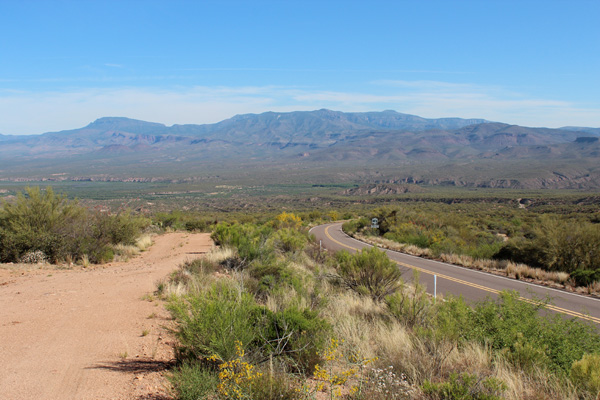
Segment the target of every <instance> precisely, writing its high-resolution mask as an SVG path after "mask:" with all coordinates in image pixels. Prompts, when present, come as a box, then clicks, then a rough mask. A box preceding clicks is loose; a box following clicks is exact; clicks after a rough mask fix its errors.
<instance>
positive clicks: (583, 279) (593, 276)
mask: <svg viewBox="0 0 600 400" xmlns="http://www.w3.org/2000/svg"><path fill="white" fill-rule="evenodd" d="M570 275H571V278H573V280H574V281H575V284H576V285H577V286H588V285H591V284H592V283H594V282H598V281H600V269H597V270H591V269H578V270H575V271H573V272H571V274H570Z"/></svg>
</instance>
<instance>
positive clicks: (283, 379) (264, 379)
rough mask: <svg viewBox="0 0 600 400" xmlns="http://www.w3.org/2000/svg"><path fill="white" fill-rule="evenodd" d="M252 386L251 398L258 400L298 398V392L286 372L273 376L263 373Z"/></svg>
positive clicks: (291, 399) (290, 399)
mask: <svg viewBox="0 0 600 400" xmlns="http://www.w3.org/2000/svg"><path fill="white" fill-rule="evenodd" d="M254 383H255V384H254V385H252V388H251V398H252V399H256V400H297V399H298V392H297V391H296V388H295V387H294V385H293V383H292V382H290V379H289V378H288V377H287V376H286V375H285V374H280V373H276V374H273V376H271V375H270V374H268V373H263V374H262V375H261V376H259V377H258V378H256V380H255V382H254Z"/></svg>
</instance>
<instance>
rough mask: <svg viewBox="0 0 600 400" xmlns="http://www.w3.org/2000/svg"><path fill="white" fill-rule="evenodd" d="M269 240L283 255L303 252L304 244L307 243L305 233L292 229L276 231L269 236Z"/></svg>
mask: <svg viewBox="0 0 600 400" xmlns="http://www.w3.org/2000/svg"><path fill="white" fill-rule="evenodd" d="M270 240H271V242H272V243H273V246H274V247H275V248H276V249H278V250H280V251H282V252H285V253H293V252H298V251H300V250H303V249H304V246H306V243H308V238H307V237H306V234H305V233H303V232H300V231H298V230H296V229H292V228H283V229H280V230H278V231H277V232H275V233H273V234H272V235H271V238H270Z"/></svg>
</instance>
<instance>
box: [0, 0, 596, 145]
mask: <svg viewBox="0 0 600 400" xmlns="http://www.w3.org/2000/svg"><path fill="white" fill-rule="evenodd" d="M319 108H330V109H334V110H340V111H381V110H386V109H393V110H396V111H399V112H404V113H411V114H417V115H420V116H423V117H429V118H437V117H449V116H457V117H463V118H486V119H489V120H495V121H502V122H508V123H515V124H521V125H528V126H549V127H559V126H565V125H579V126H593V127H600V1H598V0H593V1H583V0H570V1H567V0H565V1H552V0H544V1H528V0H521V1H516V0H514V1H513V0H501V1H494V0H477V1H466V0H464V1H458V0H457V1H452V0H441V1H428V0H421V1H417V0H415V1H398V0H396V1H368V2H367V1H352V0H344V1H326V0H320V1H308V0H303V1H292V0H288V1H285V0H279V1H260V0H252V1H250V0H248V1H228V0H221V1H147V0H145V1H126V0H120V1H89V0H87V1H86V0H78V1H49V0H46V1H28V0H21V1H18V0H0V133H3V134H37V133H42V132H46V131H55V130H62V129H72V128H78V127H81V126H84V125H87V124H88V123H89V122H91V121H93V120H95V119H96V118H99V117H103V116H125V117H130V118H137V119H143V120H148V121H154V122H161V123H165V124H167V125H171V124H175V123H180V124H184V123H210V122H217V121H219V120H222V119H225V118H228V117H231V116H233V115H235V114H241V113H260V112H264V111H270V110H273V111H291V110H314V109H319Z"/></svg>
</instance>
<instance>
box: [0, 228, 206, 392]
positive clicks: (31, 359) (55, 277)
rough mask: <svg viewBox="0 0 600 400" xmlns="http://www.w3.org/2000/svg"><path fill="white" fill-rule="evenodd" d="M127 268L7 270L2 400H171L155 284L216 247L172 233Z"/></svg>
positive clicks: (163, 318)
mask: <svg viewBox="0 0 600 400" xmlns="http://www.w3.org/2000/svg"><path fill="white" fill-rule="evenodd" d="M154 240H155V243H154V245H153V246H152V247H150V249H149V250H148V251H146V252H144V253H142V254H140V255H139V256H137V257H135V258H133V259H131V260H130V261H128V262H120V263H111V264H106V265H103V266H99V267H92V268H87V269H83V268H79V269H75V270H56V269H51V268H48V267H46V268H43V269H37V270H36V269H31V270H24V269H23V268H14V267H13V268H1V269H0V399H10V400H20V399H48V400H51V399H81V400H84V399H140V400H141V399H147V400H150V399H154V400H162V399H169V398H170V397H169V396H168V390H167V384H166V380H165V379H164V378H163V376H162V373H163V372H164V371H165V370H166V369H168V368H169V366H170V365H171V362H172V345H173V343H172V338H170V337H169V335H168V334H167V332H166V331H165V329H164V327H165V326H168V324H169V318H168V313H167V312H166V311H165V310H164V306H163V303H162V302H161V301H158V300H156V299H153V297H152V293H153V291H154V290H155V288H156V283H157V282H158V281H159V280H161V279H165V278H166V277H167V276H168V275H169V273H170V272H171V271H173V270H175V269H176V268H177V266H178V265H180V264H181V263H183V262H184V261H186V260H190V259H194V258H198V257H200V256H201V255H202V254H203V253H205V252H207V251H208V250H210V248H211V247H212V242H211V240H210V237H209V235H208V234H188V233H169V234H165V235H161V236H156V237H155V238H154Z"/></svg>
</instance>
